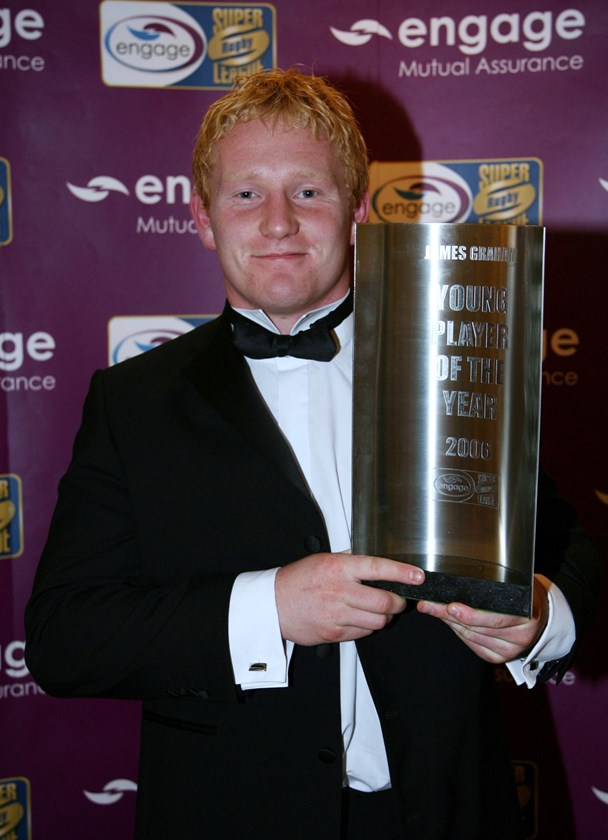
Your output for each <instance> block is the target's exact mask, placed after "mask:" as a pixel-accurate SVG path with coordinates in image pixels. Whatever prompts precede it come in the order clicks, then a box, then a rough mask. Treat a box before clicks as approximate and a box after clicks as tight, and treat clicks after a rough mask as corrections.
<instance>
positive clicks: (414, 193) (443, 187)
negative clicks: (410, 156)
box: [370, 161, 473, 223]
mask: <svg viewBox="0 0 608 840" xmlns="http://www.w3.org/2000/svg"><path fill="white" fill-rule="evenodd" d="M394 166H396V167H398V168H396V169H393V170H392V171H393V172H394V173H395V174H397V173H398V174H397V177H393V178H391V177H390V175H389V172H390V170H389V169H388V168H389V167H394ZM370 176H371V181H372V182H373V184H374V187H373V188H372V211H373V214H374V215H375V219H370V221H381V222H448V223H451V222H463V221H464V220H465V219H466V218H467V216H468V215H469V214H470V211H471V207H472V204H473V196H472V194H471V189H470V187H469V185H468V184H467V182H466V181H465V180H464V179H463V178H462V177H460V175H458V174H457V173H456V172H454V171H453V170H451V169H448V168H447V167H446V166H443V165H442V164H440V163H431V162H426V161H425V162H419V163H402V164H396V165H395V164H378V163H372V165H371V168H370ZM385 179H386V180H385Z"/></svg>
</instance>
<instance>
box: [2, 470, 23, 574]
mask: <svg viewBox="0 0 608 840" xmlns="http://www.w3.org/2000/svg"><path fill="white" fill-rule="evenodd" d="M22 553H23V502H22V494H21V479H20V478H19V476H18V475H12V474H7V475H0V558H7V559H10V558H11V557H19V555H20V554H22Z"/></svg>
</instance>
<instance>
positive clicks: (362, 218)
mask: <svg viewBox="0 0 608 840" xmlns="http://www.w3.org/2000/svg"><path fill="white" fill-rule="evenodd" d="M369 207H370V198H369V192H368V191H367V190H366V191H365V193H364V195H363V197H362V199H361V201H360V202H359V204H358V205H357V207H355V212H354V213H353V224H352V226H351V231H350V244H351V245H354V244H355V224H358V223H359V222H366V221H367V217H368V216H369Z"/></svg>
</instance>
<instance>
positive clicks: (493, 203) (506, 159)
mask: <svg viewBox="0 0 608 840" xmlns="http://www.w3.org/2000/svg"><path fill="white" fill-rule="evenodd" d="M607 38H608V7H607V6H606V3H605V0H575V6H569V5H568V4H567V3H566V2H565V0H564V2H555V0H549V2H547V3H544V4H534V3H533V2H532V0H509V2H508V3H507V4H506V5H505V4H503V3H499V2H498V0H487V2H484V3H482V2H480V0H477V2H473V0H467V1H466V2H463V3H458V4H455V3H449V2H447V0H435V2H431V3H428V2H423V0H412V2H409V3H402V2H397V0H376V2H374V3H370V2H369V0H366V2H363V0H331V2H329V0H309V2H307V3H295V2H293V0H276V2H275V3H274V5H269V4H264V3H262V4H245V3H243V4H238V3H225V4H211V3H180V4H169V3H155V2H128V3H127V2H120V1H119V0H106V2H104V3H101V4H98V3H97V2H94V0H63V1H62V2H57V0H32V4H31V5H28V3H27V2H23V0H22V1H21V2H18V0H8V2H7V0H0V90H1V94H2V96H1V99H0V101H1V103H2V109H1V114H0V409H1V426H0V745H1V748H0V826H2V830H1V831H0V833H1V834H2V836H10V837H14V838H18V840H23V838H29V837H30V836H31V837H35V838H44V840H55V839H56V840H59V838H63V837H65V836H68V835H69V836H71V837H83V838H84V837H86V838H87V840H97V838H99V840H101V838H104V839H105V838H107V837H112V838H116V840H120V838H125V840H126V838H129V837H130V836H131V835H132V820H133V810H134V792H133V791H134V787H135V782H136V774H137V745H138V707H137V704H136V703H129V702H116V701H112V702H110V701H101V700H89V701H84V700H68V701H66V700H56V699H54V698H51V697H47V696H46V695H45V694H44V693H43V692H42V691H41V689H39V688H38V687H37V686H36V684H35V683H34V682H33V680H32V678H31V676H30V675H29V674H28V672H27V669H26V668H25V666H24V663H23V638H24V631H23V618H22V616H23V609H24V606H25V603H26V600H27V597H28V594H29V590H30V587H31V582H32V577H33V574H34V570H35V567H36V564H37V560H38V556H39V553H40V550H41V548H42V545H43V542H44V539H45V535H46V529H47V526H48V520H49V517H50V513H51V510H52V507H53V504H54V498H55V488H56V484H57V481H58V479H59V477H60V475H61V474H62V472H63V470H64V469H65V466H66V463H67V460H68V457H69V453H70V446H71V442H72V439H73V436H74V433H75V431H76V428H77V425H78V422H79V416H80V410H81V405H82V400H83V397H84V393H85V390H86V387H87V383H88V380H89V377H90V375H91V373H92V371H93V370H94V369H95V368H97V367H101V366H104V365H106V364H109V363H113V362H114V361H116V360H120V359H121V358H125V357H126V356H128V355H131V354H132V353H134V352H142V351H143V350H145V349H146V348H147V347H149V346H152V345H154V344H155V343H158V342H160V341H164V340H167V339H169V338H171V337H172V336H173V335H175V334H177V333H179V332H183V331H184V330H186V329H190V328H191V327H192V326H194V325H195V324H196V323H199V322H200V320H201V319H202V318H204V317H207V316H209V315H213V314H214V313H217V312H218V311H219V310H220V308H221V306H222V303H223V294H222V286H221V281H220V276H219V272H218V267H217V264H216V261H215V257H214V255H212V254H209V253H207V252H205V251H204V250H203V249H202V246H201V245H200V243H199V242H198V239H197V237H196V236H195V235H194V233H193V230H192V226H191V225H190V224H189V215H188V208H187V201H188V197H189V172H190V152H191V148H192V146H193V140H194V136H195V133H196V130H197V127H198V125H199V123H200V119H201V116H202V114H203V112H204V111H205V109H206V108H207V106H208V105H209V104H210V103H211V102H212V101H213V100H214V99H215V98H216V97H217V96H218V95H219V94H220V93H221V91H222V90H223V89H224V88H225V86H226V85H228V84H229V83H230V80H231V79H232V78H233V77H234V74H235V72H238V71H239V70H240V71H244V72H252V71H254V70H256V69H259V68H261V67H268V66H272V65H279V66H289V65H291V64H303V65H305V66H307V67H313V68H314V69H315V71H317V72H319V73H323V74H327V75H328V76H330V77H331V78H332V79H333V80H334V81H336V82H337V83H338V84H339V85H340V86H341V87H342V88H343V89H344V90H345V91H346V92H347V93H348V94H349V96H350V97H351V99H352V100H353V102H354V104H355V106H356V109H357V112H358V116H359V119H360V121H361V123H362V126H363V129H364V133H365V135H366V137H367V139H368V142H369V145H370V150H371V156H372V159H373V160H374V161H377V162H380V165H378V166H377V167H374V179H375V180H374V181H373V185H374V196H375V199H376V203H375V207H376V210H378V211H379V214H380V216H381V214H382V213H390V214H392V218H394V219H395V220H397V221H408V220H409V221H420V220H423V221H433V220H434V221H451V220H452V217H450V213H452V214H453V215H454V213H456V212H457V215H458V220H466V219H468V220H469V221H484V222H488V223H492V222H493V221H507V222H512V223H522V222H530V223H538V222H541V223H543V224H545V225H546V226H547V229H548V249H547V278H546V306H545V329H546V358H545V366H544V394H543V421H542V423H543V449H542V459H543V462H544V463H545V465H546V467H547V468H548V470H549V471H550V472H551V473H552V474H553V475H554V477H555V478H556V479H557V481H558V483H559V485H560V488H561V490H562V493H563V494H564V495H566V496H567V497H568V498H570V499H571V500H573V501H574V502H575V504H576V505H577V507H578V510H579V513H580V516H581V518H582V520H583V522H584V524H585V525H586V527H587V528H589V529H590V530H591V532H592V533H593V534H594V535H595V536H596V538H597V540H598V541H599V542H600V544H601V545H602V547H603V548H604V549H605V548H606V545H607V543H608V534H607V529H606V505H607V504H608V478H607V463H606V462H607V458H606V454H607V447H606V429H607V428H608V408H607V402H608V401H607V400H606V396H605V385H604V382H605V375H604V371H603V369H602V367H601V364H602V359H603V358H604V357H605V346H604V344H605V340H604V336H605V311H606V304H607V303H608V295H607V292H606V282H607V278H606V269H605V255H604V252H605V233H606V227H607V215H608V154H607V152H606V138H607V137H608V107H607V106H608V99H607V94H608V53H607V51H606V46H605V44H606V39H607ZM420 161H426V162H428V163H427V164H426V166H425V168H424V169H423V168H422V167H421V164H420V163H419V162H420ZM388 162H391V163H396V164H400V166H398V167H396V168H391V169H388V168H386V166H384V164H386V163H388ZM431 163H432V165H431ZM389 172H390V173H391V175H390V177H389V174H388V173H389ZM395 173H396V174H395ZM420 173H424V174H425V184H426V189H425V190H423V191H420V194H419V195H417V196H415V197H413V198H411V197H410V199H408V202H407V203H406V204H405V205H400V204H399V202H398V201H397V199H396V196H395V194H390V183H389V182H390V181H391V178H392V179H393V181H395V179H396V181H395V182H396V183H398V182H399V179H402V178H403V179H406V183H407V178H408V177H410V176H411V175H412V174H414V175H415V174H420ZM438 173H439V174H442V175H443V176H444V180H443V181H442V182H441V183H444V182H449V184H450V189H452V192H451V193H449V194H448V193H446V192H445V190H443V188H439V187H438V186H437V185H438V183H439V182H438V181H433V177H437V175H438ZM446 179H447V181H446ZM442 190H443V191H442ZM454 195H457V196H458V197H459V199H458V200H459V201H460V204H458V206H457V208H456V211H454V207H453V205H454V201H452V198H453V196H454ZM492 208H494V211H492ZM499 211H500V212H499ZM603 605H604V607H605V606H606V595H604V599H603ZM607 635H608V619H607V618H606V611H605V610H603V611H602V618H601V619H600V623H599V626H598V627H597V629H596V630H595V631H594V633H593V634H592V636H590V637H589V638H587V639H586V640H585V641H584V642H583V644H582V645H581V647H580V651H579V656H578V659H577V663H576V665H575V667H574V668H573V670H572V671H571V672H569V673H568V674H567V675H566V679H565V680H564V682H563V683H562V685H560V686H559V687H556V686H553V685H548V686H546V687H539V688H537V689H535V690H534V691H532V692H530V691H527V690H526V689H524V688H516V687H515V686H514V685H513V684H512V683H511V682H510V680H509V679H508V676H507V672H506V671H505V670H504V669H502V668H501V669H497V671H496V679H497V681H499V682H500V683H501V688H502V695H503V697H504V700H505V704H506V705H507V708H508V714H509V720H510V724H511V728H512V737H513V758H514V770H515V773H516V779H517V782H518V786H519V791H520V799H521V803H522V809H523V814H524V818H525V824H526V828H527V834H528V837H530V838H532V837H538V838H543V840H555V838H580V840H600V838H604V837H606V836H608V762H607V759H606V755H607V754H608V734H607V732H606V727H605V714H606V708H607V706H608V679H607V674H606V671H607V668H606V657H605V650H606V641H607ZM9 825H10V826H11V831H12V832H13V833H12V834H10V833H9V834H6V832H7V831H8V828H5V826H9Z"/></svg>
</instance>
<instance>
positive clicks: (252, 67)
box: [100, 0, 276, 89]
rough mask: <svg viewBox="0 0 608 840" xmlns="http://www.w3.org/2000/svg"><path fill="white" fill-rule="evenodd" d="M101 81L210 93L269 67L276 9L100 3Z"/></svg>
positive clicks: (116, 0) (250, 5)
mask: <svg viewBox="0 0 608 840" xmlns="http://www.w3.org/2000/svg"><path fill="white" fill-rule="evenodd" d="M100 35H101V63H102V77H103V81H104V82H105V83H106V84H107V85H111V86H122V87H182V88H184V87H187V88H199V89H201V88H202V89H210V88H216V87H227V86H230V85H232V83H233V81H234V79H235V78H236V76H237V75H243V76H248V75H251V74H252V73H255V72H257V71H259V70H265V69H268V68H269V67H274V63H275V62H274V58H275V41H276V38H275V25H274V9H273V8H272V7H271V6H268V5H266V4H253V3H243V4H239V5H236V4H232V3H231V4H230V6H229V7H227V6H216V5H215V4H213V3H161V2H150V3H142V2H129V0H127V1H126V2H125V0H105V2H103V3H102V4H101V33H100Z"/></svg>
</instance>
